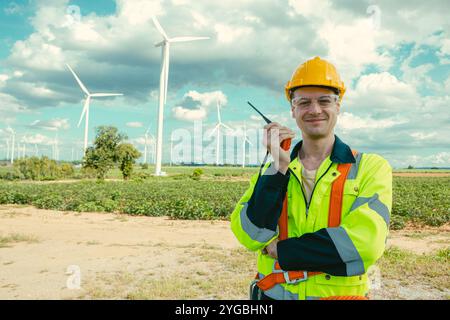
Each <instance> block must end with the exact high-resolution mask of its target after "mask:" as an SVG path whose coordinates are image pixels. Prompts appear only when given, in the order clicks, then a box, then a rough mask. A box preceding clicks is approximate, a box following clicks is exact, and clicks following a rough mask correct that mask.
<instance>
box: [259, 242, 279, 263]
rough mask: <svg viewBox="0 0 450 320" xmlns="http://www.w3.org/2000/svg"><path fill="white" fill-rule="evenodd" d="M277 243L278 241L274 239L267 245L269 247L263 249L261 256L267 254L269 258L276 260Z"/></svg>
mask: <svg viewBox="0 0 450 320" xmlns="http://www.w3.org/2000/svg"><path fill="white" fill-rule="evenodd" d="M277 243H278V239H275V240H273V241H272V242H271V243H269V245H268V246H267V247H265V248H264V249H263V251H262V252H263V254H267V255H269V257H271V258H274V259H278V252H277Z"/></svg>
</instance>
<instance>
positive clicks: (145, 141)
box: [144, 126, 153, 163]
mask: <svg viewBox="0 0 450 320" xmlns="http://www.w3.org/2000/svg"><path fill="white" fill-rule="evenodd" d="M149 131H150V126H148V128H147V131H145V134H144V163H147V153H148V151H147V145H148V136H149ZM150 136H152V135H151V134H150ZM152 137H153V136H152Z"/></svg>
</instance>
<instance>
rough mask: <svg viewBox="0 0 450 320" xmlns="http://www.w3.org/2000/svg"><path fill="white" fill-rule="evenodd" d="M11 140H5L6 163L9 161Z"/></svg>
mask: <svg viewBox="0 0 450 320" xmlns="http://www.w3.org/2000/svg"><path fill="white" fill-rule="evenodd" d="M9 139H10V138H7V139H5V140H6V161H8V160H9Z"/></svg>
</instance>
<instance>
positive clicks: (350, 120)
mask: <svg viewBox="0 0 450 320" xmlns="http://www.w3.org/2000/svg"><path fill="white" fill-rule="evenodd" d="M405 122H406V121H405V120H395V119H373V118H371V117H366V118H361V117H358V116H356V115H354V114H351V113H349V112H344V113H342V114H341V115H340V116H339V117H338V123H337V128H339V129H342V130H343V131H351V130H361V129H363V130H364V129H384V128H390V127H393V126H395V125H398V124H402V123H405Z"/></svg>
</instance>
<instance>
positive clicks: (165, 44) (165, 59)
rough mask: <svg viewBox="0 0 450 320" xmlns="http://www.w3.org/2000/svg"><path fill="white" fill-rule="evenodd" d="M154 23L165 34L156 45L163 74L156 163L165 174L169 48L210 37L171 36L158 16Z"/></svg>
mask: <svg viewBox="0 0 450 320" xmlns="http://www.w3.org/2000/svg"><path fill="white" fill-rule="evenodd" d="M152 20H153V24H154V25H155V27H156V29H157V30H158V31H159V33H160V34H161V35H162V36H163V38H164V40H163V41H161V42H158V43H156V44H155V47H161V57H162V62H161V74H160V77H159V108H158V131H157V135H156V137H157V139H156V165H155V175H156V176H163V175H165V173H164V172H162V171H161V161H162V139H163V118H164V105H165V103H166V101H167V87H168V81H169V59H170V56H169V48H170V44H171V43H175V42H189V41H196V40H206V39H209V37H175V38H169V36H168V35H167V34H166V32H165V31H164V29H163V28H162V27H161V25H160V24H159V21H158V20H157V19H156V17H152Z"/></svg>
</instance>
